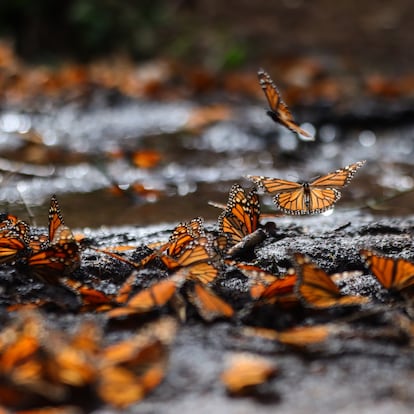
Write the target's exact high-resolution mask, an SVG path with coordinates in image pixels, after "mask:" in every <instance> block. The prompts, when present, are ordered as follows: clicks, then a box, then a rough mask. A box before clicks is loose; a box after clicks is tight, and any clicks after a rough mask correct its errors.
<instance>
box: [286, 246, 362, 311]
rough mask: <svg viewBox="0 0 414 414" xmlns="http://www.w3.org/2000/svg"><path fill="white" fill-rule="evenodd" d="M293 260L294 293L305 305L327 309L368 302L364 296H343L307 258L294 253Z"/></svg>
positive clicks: (322, 271) (327, 276)
mask: <svg viewBox="0 0 414 414" xmlns="http://www.w3.org/2000/svg"><path fill="white" fill-rule="evenodd" d="M294 258H295V262H296V267H297V275H298V282H297V286H296V292H297V294H298V296H299V298H300V299H301V300H302V301H303V302H304V303H305V304H306V305H308V306H310V307H312V308H316V309H327V308H333V307H341V306H357V305H362V304H364V303H367V302H369V299H368V298H367V297H364V296H353V295H343V294H342V293H341V292H340V290H339V289H338V287H337V286H336V285H335V283H334V282H333V281H332V279H331V278H330V277H329V275H328V274H327V273H326V272H325V271H324V270H322V269H321V268H319V267H318V266H316V264H314V263H312V262H311V260H310V259H309V257H308V256H306V255H304V254H301V253H295V254H294Z"/></svg>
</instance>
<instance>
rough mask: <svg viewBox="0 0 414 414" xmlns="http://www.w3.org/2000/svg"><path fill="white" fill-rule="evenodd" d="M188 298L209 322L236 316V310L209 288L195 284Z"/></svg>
mask: <svg viewBox="0 0 414 414" xmlns="http://www.w3.org/2000/svg"><path fill="white" fill-rule="evenodd" d="M188 298H189V300H190V302H191V303H192V304H193V305H194V307H195V308H196V309H197V312H198V313H199V315H200V316H201V317H202V318H203V319H204V320H205V321H207V322H211V321H213V320H214V319H218V318H231V317H232V316H233V314H234V309H233V308H232V307H231V306H230V305H229V304H228V303H227V302H225V301H224V300H223V299H221V298H220V297H219V296H217V294H216V293H215V292H214V291H213V290H211V289H210V288H208V287H207V286H204V285H200V284H198V283H197V284H195V285H194V288H193V291H192V292H190V293H189V294H188Z"/></svg>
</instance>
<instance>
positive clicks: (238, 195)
mask: <svg viewBox="0 0 414 414" xmlns="http://www.w3.org/2000/svg"><path fill="white" fill-rule="evenodd" d="M259 217H260V201H259V197H258V195H257V193H256V190H255V189H253V190H252V191H250V192H249V193H248V194H247V195H246V193H245V191H244V189H243V188H242V187H240V186H239V185H238V184H234V185H233V186H232V188H231V190H230V194H229V200H228V202H227V207H226V210H224V211H223V213H222V214H221V215H220V217H219V219H218V224H219V231H220V232H221V233H223V234H225V235H226V236H227V239H228V242H229V245H230V246H233V245H234V244H236V243H238V242H240V241H241V240H242V239H243V238H244V237H245V236H247V235H248V234H251V233H253V232H254V231H255V230H256V229H257V227H258V225H259Z"/></svg>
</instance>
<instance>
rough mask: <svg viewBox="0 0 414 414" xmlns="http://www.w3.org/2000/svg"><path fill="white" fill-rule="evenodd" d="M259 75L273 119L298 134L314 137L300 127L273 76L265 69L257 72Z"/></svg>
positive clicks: (269, 112)
mask: <svg viewBox="0 0 414 414" xmlns="http://www.w3.org/2000/svg"><path fill="white" fill-rule="evenodd" d="M257 76H258V78H259V83H260V86H261V87H262V89H263V92H264V94H265V96H266V99H267V102H268V104H269V108H270V111H268V112H267V114H268V115H269V116H270V117H271V118H272V119H273V121H275V122H278V123H279V124H281V125H283V126H284V127H286V128H288V129H290V130H291V131H292V132H294V133H296V134H299V135H303V136H305V137H308V138H312V136H311V135H310V134H309V133H308V132H306V131H304V130H303V129H302V128H300V127H299V125H298V124H297V123H296V122H295V120H294V119H293V116H292V114H291V112H290V111H289V108H288V107H287V105H286V104H285V103H284V102H283V100H282V97H281V95H280V92H279V90H278V88H277V87H276V85H275V83H274V82H273V80H272V79H271V77H270V76H269V75H268V74H267V73H266V72H265V71H264V70H263V69H261V70H259V71H258V72H257Z"/></svg>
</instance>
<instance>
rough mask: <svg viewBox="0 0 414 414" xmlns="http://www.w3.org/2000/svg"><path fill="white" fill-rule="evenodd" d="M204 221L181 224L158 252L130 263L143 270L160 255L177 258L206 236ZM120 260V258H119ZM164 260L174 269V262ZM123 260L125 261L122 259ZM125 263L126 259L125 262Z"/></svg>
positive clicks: (197, 219)
mask: <svg viewBox="0 0 414 414" xmlns="http://www.w3.org/2000/svg"><path fill="white" fill-rule="evenodd" d="M203 226H204V220H203V218H202V217H196V218H194V219H192V220H190V221H188V222H183V223H180V224H179V225H178V226H176V227H175V228H174V230H173V233H172V234H171V236H170V238H169V240H168V242H167V243H164V244H162V245H161V246H160V247H158V248H157V250H156V251H154V252H152V253H150V254H149V255H148V256H146V257H144V258H143V259H142V260H141V261H140V262H139V263H137V264H135V263H133V262H129V263H130V264H132V265H133V266H134V267H136V268H141V267H143V266H145V265H147V264H148V263H149V262H151V261H152V260H154V259H155V258H156V257H160V255H161V254H162V253H163V252H165V253H166V254H167V255H168V256H169V257H170V258H173V259H174V258H177V257H179V256H180V255H181V254H182V253H184V250H186V249H187V246H188V245H189V244H190V243H191V242H193V241H194V240H197V239H199V238H201V237H204V236H205V232H204V228H203ZM111 256H113V257H117V255H116V254H111ZM118 258H119V257H118ZM161 258H162V260H163V261H164V263H165V264H166V266H167V267H168V266H169V265H168V263H170V264H171V266H173V267H174V265H173V264H172V263H173V260H169V259H168V258H166V256H161ZM120 260H123V259H120ZM123 261H125V262H128V261H126V260H125V259H124V260H123Z"/></svg>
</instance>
